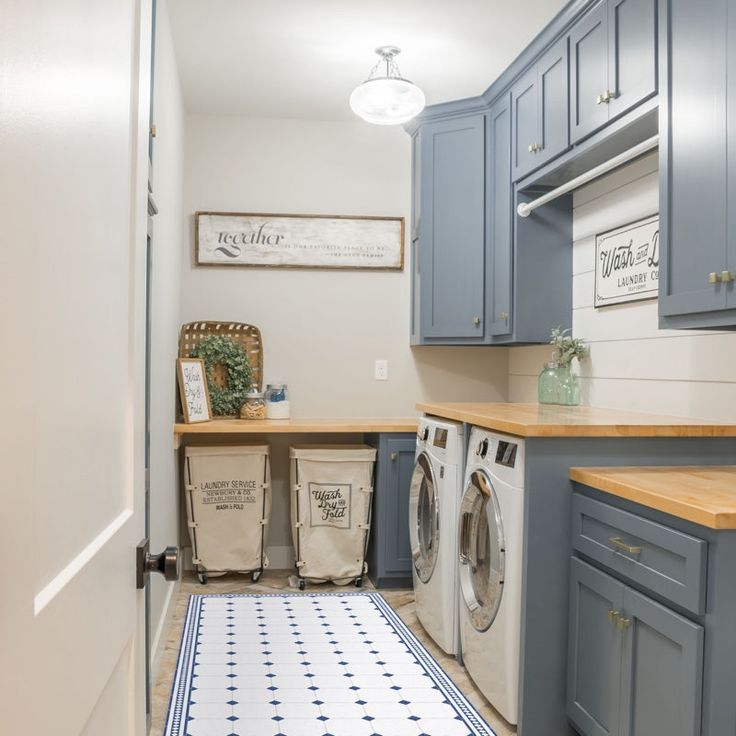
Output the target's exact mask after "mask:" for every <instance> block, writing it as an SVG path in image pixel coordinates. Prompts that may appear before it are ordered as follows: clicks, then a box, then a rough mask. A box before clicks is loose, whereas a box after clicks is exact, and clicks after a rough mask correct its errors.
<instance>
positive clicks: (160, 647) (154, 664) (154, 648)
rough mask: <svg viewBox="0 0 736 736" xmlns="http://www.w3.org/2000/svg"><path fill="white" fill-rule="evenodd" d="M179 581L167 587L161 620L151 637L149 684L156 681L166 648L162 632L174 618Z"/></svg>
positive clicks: (166, 629)
mask: <svg viewBox="0 0 736 736" xmlns="http://www.w3.org/2000/svg"><path fill="white" fill-rule="evenodd" d="M180 585H181V581H180V580H177V581H176V582H175V583H174V584H173V585H170V586H169V590H168V591H167V593H166V599H165V600H164V606H163V611H162V613H161V618H159V620H158V626H157V627H156V633H155V634H154V635H153V639H152V640H151V682H152V683H155V682H156V681H157V680H158V671H159V667H160V666H161V659H162V657H163V654H164V649H165V648H166V640H165V638H164V632H166V631H168V629H169V626H170V625H171V619H172V618H173V616H174V602H175V601H176V597H177V596H176V594H177V593H178V592H179V586H180Z"/></svg>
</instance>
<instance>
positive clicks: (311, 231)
mask: <svg viewBox="0 0 736 736" xmlns="http://www.w3.org/2000/svg"><path fill="white" fill-rule="evenodd" d="M195 262H196V264H197V265H198V266H267V267H268V266H271V267H274V266H281V267H287V268H344V269H348V268H349V269H375V270H396V271H400V270H402V269H403V267H404V218H403V217H344V216H342V215H269V214H257V213H242V214H241V213H237V212H197V214H196V216H195Z"/></svg>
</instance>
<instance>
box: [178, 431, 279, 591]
mask: <svg viewBox="0 0 736 736" xmlns="http://www.w3.org/2000/svg"><path fill="white" fill-rule="evenodd" d="M184 490H185V493H184V496H185V503H186V507H187V522H188V526H189V536H190V538H191V540H192V550H193V555H194V564H195V565H196V566H197V575H198V577H199V581H200V582H201V583H206V582H207V577H208V576H209V575H213V574H214V575H221V574H224V573H227V572H242V573H245V572H250V573H252V574H253V581H254V582H255V581H257V580H258V579H259V578H260V576H261V573H262V572H263V568H264V567H267V566H268V559H267V558H266V551H265V545H266V535H267V531H268V522H269V518H270V515H271V479H270V466H269V461H268V446H267V445H222V446H217V447H211V446H210V447H197V446H194V447H187V448H186V450H185V459H184Z"/></svg>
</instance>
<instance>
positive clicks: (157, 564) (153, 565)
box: [135, 537, 181, 590]
mask: <svg viewBox="0 0 736 736" xmlns="http://www.w3.org/2000/svg"><path fill="white" fill-rule="evenodd" d="M135 561H136V564H135V576H136V588H138V589H139V590H140V589H142V588H145V587H146V582H147V580H148V576H149V575H150V574H151V573H152V572H157V573H160V574H161V575H163V576H164V579H165V580H167V581H168V582H170V583H172V582H174V581H176V580H178V579H179V573H180V563H181V555H180V554H179V548H178V547H167V548H166V549H165V550H164V551H163V552H160V553H159V554H157V555H152V554H151V553H150V540H149V539H148V537H146V538H145V539H143V540H142V541H141V542H140V544H139V545H138V546H137V547H136V548H135Z"/></svg>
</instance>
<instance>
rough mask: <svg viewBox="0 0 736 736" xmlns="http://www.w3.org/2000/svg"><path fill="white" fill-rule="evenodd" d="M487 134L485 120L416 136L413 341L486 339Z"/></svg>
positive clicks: (474, 118)
mask: <svg viewBox="0 0 736 736" xmlns="http://www.w3.org/2000/svg"><path fill="white" fill-rule="evenodd" d="M485 135H486V130H485V116H484V115H483V114H475V115H469V116H467V117H457V118H453V119H451V120H444V121H439V122H432V123H428V124H426V125H424V126H422V128H421V130H420V131H419V133H418V143H417V144H416V148H415V160H414V167H415V171H414V175H415V187H416V186H417V184H418V186H419V192H418V204H415V222H414V225H413V230H414V236H413V239H414V238H416V240H415V244H414V257H415V263H414V290H415V297H416V298H417V299H418V301H417V302H415V310H416V311H415V315H414V321H415V329H414V330H413V332H414V334H415V341H416V342H422V341H427V342H437V341H439V342H445V343H447V342H465V343H468V342H482V341H483V338H484V335H485V330H484V293H485V280H484V265H485V156H486V151H485ZM415 193H416V192H415ZM417 207H418V210H419V211H418V213H417V212H416V208H417Z"/></svg>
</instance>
